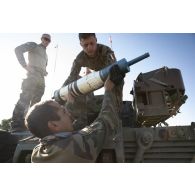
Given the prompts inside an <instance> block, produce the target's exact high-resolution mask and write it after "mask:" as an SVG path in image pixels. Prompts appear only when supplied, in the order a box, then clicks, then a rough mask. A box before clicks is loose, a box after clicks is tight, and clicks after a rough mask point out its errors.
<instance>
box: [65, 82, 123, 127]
mask: <svg viewBox="0 0 195 195" xmlns="http://www.w3.org/2000/svg"><path fill="white" fill-rule="evenodd" d="M123 85H124V82H123V83H122V84H120V85H119V86H117V87H115V88H114V91H115V95H116V105H115V106H116V110H117V112H118V114H119V116H120V111H121V108H122V88H123ZM103 98H104V95H98V96H94V94H93V93H90V94H88V95H83V96H79V97H76V98H75V101H74V103H70V102H67V103H66V105H65V106H66V108H67V110H68V111H69V112H70V113H71V115H72V116H73V117H74V118H75V120H74V122H73V128H74V130H75V131H77V130H80V129H82V128H84V127H86V126H87V125H90V124H91V123H92V122H93V121H94V120H95V119H96V118H97V117H98V114H99V112H100V110H101V107H102V102H103Z"/></svg>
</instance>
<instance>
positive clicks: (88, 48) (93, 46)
mask: <svg viewBox="0 0 195 195" xmlns="http://www.w3.org/2000/svg"><path fill="white" fill-rule="evenodd" d="M80 44H81V47H82V48H83V51H84V52H85V53H86V54H87V55H88V56H89V57H94V56H95V54H96V50H97V39H96V37H94V36H90V37H88V38H86V39H81V41H80Z"/></svg>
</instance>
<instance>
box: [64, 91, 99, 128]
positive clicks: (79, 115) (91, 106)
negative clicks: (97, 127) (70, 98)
mask: <svg viewBox="0 0 195 195" xmlns="http://www.w3.org/2000/svg"><path fill="white" fill-rule="evenodd" d="M101 103H102V98H101V100H100V101H99V102H97V98H96V96H94V94H93V93H90V94H88V95H83V96H79V97H76V98H75V101H74V102H73V103H71V102H67V103H66V105H65V106H66V109H67V110H68V111H69V112H70V113H71V115H72V116H73V117H74V119H75V120H74V122H73V127H74V130H80V129H82V128H84V127H85V126H87V125H89V124H90V123H91V122H93V119H95V118H96V117H97V115H98V113H99V111H100V109H101Z"/></svg>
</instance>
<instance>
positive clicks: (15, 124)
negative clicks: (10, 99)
mask: <svg viewBox="0 0 195 195" xmlns="http://www.w3.org/2000/svg"><path fill="white" fill-rule="evenodd" d="M21 89H22V93H21V94H20V99H19V100H18V102H17V104H16V106H15V108H14V111H13V116H12V122H11V128H12V129H14V128H20V127H21V128H25V125H24V117H25V114H26V113H27V111H28V109H29V107H31V106H33V105H34V104H35V103H37V102H39V101H40V100H41V98H42V96H43V94H44V91H45V79H44V76H42V75H41V74H40V73H38V72H37V73H28V75H27V78H26V79H24V80H23V82H22V87H21Z"/></svg>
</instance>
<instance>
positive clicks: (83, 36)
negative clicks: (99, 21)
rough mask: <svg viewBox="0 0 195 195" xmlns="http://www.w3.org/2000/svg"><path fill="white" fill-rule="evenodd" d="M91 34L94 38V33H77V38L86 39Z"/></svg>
mask: <svg viewBox="0 0 195 195" xmlns="http://www.w3.org/2000/svg"><path fill="white" fill-rule="evenodd" d="M91 36H93V37H95V38H96V35H95V33H79V40H80V41H81V39H86V38H88V37H91Z"/></svg>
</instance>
